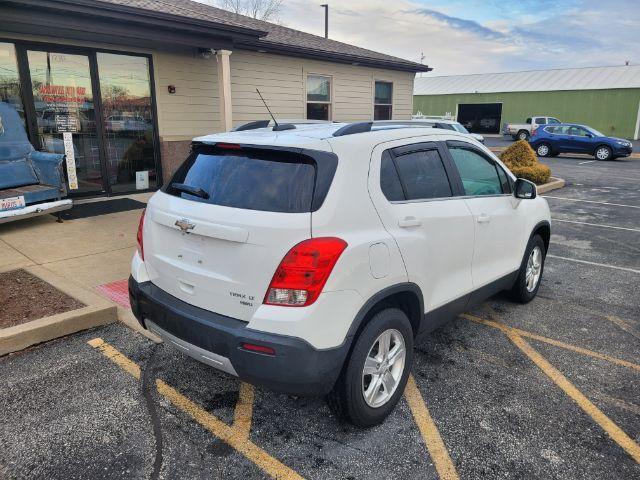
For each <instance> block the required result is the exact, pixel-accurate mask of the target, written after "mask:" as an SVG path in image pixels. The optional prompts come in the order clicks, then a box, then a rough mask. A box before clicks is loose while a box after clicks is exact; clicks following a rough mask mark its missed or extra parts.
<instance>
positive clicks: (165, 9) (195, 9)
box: [95, 0, 429, 72]
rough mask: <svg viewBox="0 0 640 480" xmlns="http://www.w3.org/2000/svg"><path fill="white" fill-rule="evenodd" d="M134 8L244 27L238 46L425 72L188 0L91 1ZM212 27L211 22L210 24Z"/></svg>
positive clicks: (398, 60)
mask: <svg viewBox="0 0 640 480" xmlns="http://www.w3.org/2000/svg"><path fill="white" fill-rule="evenodd" d="M95 3H96V4H99V3H106V4H111V5H120V6H122V7H126V8H137V9H142V10H146V11H147V12H155V13H158V14H163V15H171V16H174V17H178V18H180V17H181V18H182V19H193V20H196V19H197V20H199V21H200V22H203V21H204V22H209V23H211V24H215V26H216V28H221V27H222V28H224V27H227V28H230V29H245V30H247V33H252V34H253V36H254V37H255V40H247V41H243V42H241V43H240V44H239V45H238V46H239V47H243V46H244V47H252V48H255V49H264V50H267V51H281V52H283V53H290V54H299V55H304V56H307V55H308V56H314V57H319V58H325V59H327V60H334V61H335V60H338V61H343V62H344V61H348V62H352V63H361V64H363V65H365V64H366V65H375V66H379V67H382V68H391V69H400V70H409V71H416V72H418V71H427V70H429V68H428V67H427V66H426V65H421V64H419V63H416V62H411V61H409V60H405V59H402V58H398V57H394V56H392V55H386V54H384V53H379V52H374V51H372V50H367V49H365V48H360V47H356V46H354V45H349V44H347V43H342V42H338V41H336V40H331V39H327V38H324V37H320V36H317V35H312V34H310V33H306V32H301V31H299V30H295V29H293V28H288V27H284V26H281V25H276V24H274V23H270V22H265V21H262V20H256V19H254V18H250V17H246V16H244V15H238V14H236V13H233V12H229V11H226V10H222V9H220V8H216V7H213V6H211V5H206V4H203V3H198V2H194V1H191V0H100V1H97V2H95ZM212 26H213V25H212Z"/></svg>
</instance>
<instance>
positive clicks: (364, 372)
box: [327, 308, 413, 427]
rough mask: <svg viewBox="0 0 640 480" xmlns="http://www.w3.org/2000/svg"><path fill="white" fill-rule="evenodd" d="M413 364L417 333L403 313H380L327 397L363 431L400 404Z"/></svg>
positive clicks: (361, 337)
mask: <svg viewBox="0 0 640 480" xmlns="http://www.w3.org/2000/svg"><path fill="white" fill-rule="evenodd" d="M412 362H413V329H412V328H411V322H409V319H408V318H407V316H406V315H405V313H404V312H403V311H402V310H399V309H397V308H387V309H385V310H382V311H380V312H378V313H376V314H375V315H374V316H373V318H372V319H371V321H370V322H369V323H367V325H366V326H365V328H364V330H362V332H361V333H360V335H359V336H358V338H357V339H356V340H355V345H354V347H353V350H352V352H351V355H350V356H349V358H348V360H347V363H346V365H345V368H344V369H343V372H342V374H341V375H340V378H339V379H338V381H337V382H336V385H335V386H334V388H333V390H332V391H331V393H329V395H328V396H327V403H328V404H329V407H330V408H331V410H333V412H334V413H336V414H337V415H338V416H340V417H342V418H343V419H345V420H347V421H348V422H350V423H353V424H354V425H357V426H359V427H372V426H374V425H378V424H380V423H382V422H383V421H384V419H385V418H387V416H388V415H389V414H390V413H391V411H392V410H393V408H394V407H395V406H396V404H397V403H398V400H400V396H401V395H402V393H403V392H404V388H405V386H406V384H407V378H408V377H409V373H410V372H411V364H412Z"/></svg>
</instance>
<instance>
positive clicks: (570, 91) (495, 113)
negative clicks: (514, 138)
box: [413, 65, 640, 140]
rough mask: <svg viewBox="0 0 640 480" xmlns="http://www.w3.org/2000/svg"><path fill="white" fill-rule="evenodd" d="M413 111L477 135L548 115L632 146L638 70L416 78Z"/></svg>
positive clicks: (638, 115) (636, 131)
mask: <svg viewBox="0 0 640 480" xmlns="http://www.w3.org/2000/svg"><path fill="white" fill-rule="evenodd" d="M413 111H414V113H416V114H417V113H421V114H423V115H448V116H451V117H454V118H456V119H457V120H458V121H459V122H460V123H462V124H463V125H465V126H466V127H467V128H468V129H469V130H470V131H473V132H477V133H499V132H500V131H501V130H502V127H503V125H504V124H505V123H524V122H525V119H526V118H527V117H531V116H542V115H548V116H552V117H556V118H558V119H560V120H561V121H563V122H569V123H581V124H585V125H589V126H591V127H593V128H595V129H597V130H600V131H601V132H602V133H604V134H605V135H611V136H616V137H623V138H628V139H634V140H637V139H638V138H639V136H640V65H625V66H617V67H594V68H572V69H564V70H534V71H526V72H509V73H492V74H477V75H455V76H440V77H431V76H424V77H419V78H416V80H415V83H414V97H413Z"/></svg>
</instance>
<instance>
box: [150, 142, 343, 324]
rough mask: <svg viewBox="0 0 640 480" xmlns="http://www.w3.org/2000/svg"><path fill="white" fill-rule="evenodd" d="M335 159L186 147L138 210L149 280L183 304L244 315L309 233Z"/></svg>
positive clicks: (244, 149) (275, 150) (299, 152)
mask: <svg viewBox="0 0 640 480" xmlns="http://www.w3.org/2000/svg"><path fill="white" fill-rule="evenodd" d="M336 164H337V159H336V158H335V155H333V154H331V153H327V152H319V151H308V150H301V149H278V148H273V147H271V148H265V147H257V146H242V147H240V146H238V145H229V144H220V143H219V144H217V145H205V144H194V146H193V149H192V152H191V154H190V156H189V158H188V159H187V161H186V162H185V163H184V164H183V165H182V166H181V167H180V168H179V169H178V171H177V172H176V173H175V175H174V177H173V178H172V180H171V181H170V182H169V183H168V184H167V186H166V187H165V188H164V189H163V191H162V192H159V193H158V194H156V195H154V196H153V198H152V199H151V201H150V202H149V205H148V208H147V213H146V216H145V224H144V256H145V263H146V265H147V270H148V272H149V276H150V280H151V281H152V282H153V283H154V284H155V285H157V286H158V287H159V288H161V289H162V290H164V291H166V292H168V293H169V294H171V295H173V296H174V297H177V298H178V299H180V300H183V301H185V302H187V303H189V304H191V305H195V306H197V307H201V308H204V309H207V310H209V311H212V312H216V313H219V314H222V315H226V316H230V317H233V318H237V319H241V320H245V321H249V320H250V319H251V317H252V315H253V314H254V312H255V311H256V309H257V308H258V307H259V306H260V304H261V303H262V301H263V299H264V295H265V293H266V291H267V288H268V286H269V282H270V281H271V278H272V277H273V274H274V272H275V270H276V268H277V266H278V264H279V263H280V261H281V260H282V258H283V257H284V255H285V254H286V253H287V252H288V251H289V249H290V248H291V247H292V246H294V245H295V244H297V243H299V242H301V241H302V240H305V239H307V238H310V237H311V212H312V211H313V210H315V209H317V208H318V207H319V206H320V205H321V203H322V201H323V200H324V197H325V196H326V193H327V191H328V188H329V185H330V183H331V179H332V178H333V174H334V172H335V166H336Z"/></svg>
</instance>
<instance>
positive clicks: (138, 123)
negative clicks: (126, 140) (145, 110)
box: [105, 114, 151, 132]
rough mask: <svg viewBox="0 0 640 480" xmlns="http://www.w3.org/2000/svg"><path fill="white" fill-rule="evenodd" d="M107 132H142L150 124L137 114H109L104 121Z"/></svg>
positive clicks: (147, 128)
mask: <svg viewBox="0 0 640 480" xmlns="http://www.w3.org/2000/svg"><path fill="white" fill-rule="evenodd" d="M105 128H106V129H107V131H108V132H144V131H146V130H149V129H150V128H151V126H150V124H149V123H148V122H147V121H146V120H145V119H144V118H143V117H141V116H139V115H126V114H125V115H110V116H109V117H107V119H106V121H105Z"/></svg>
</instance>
